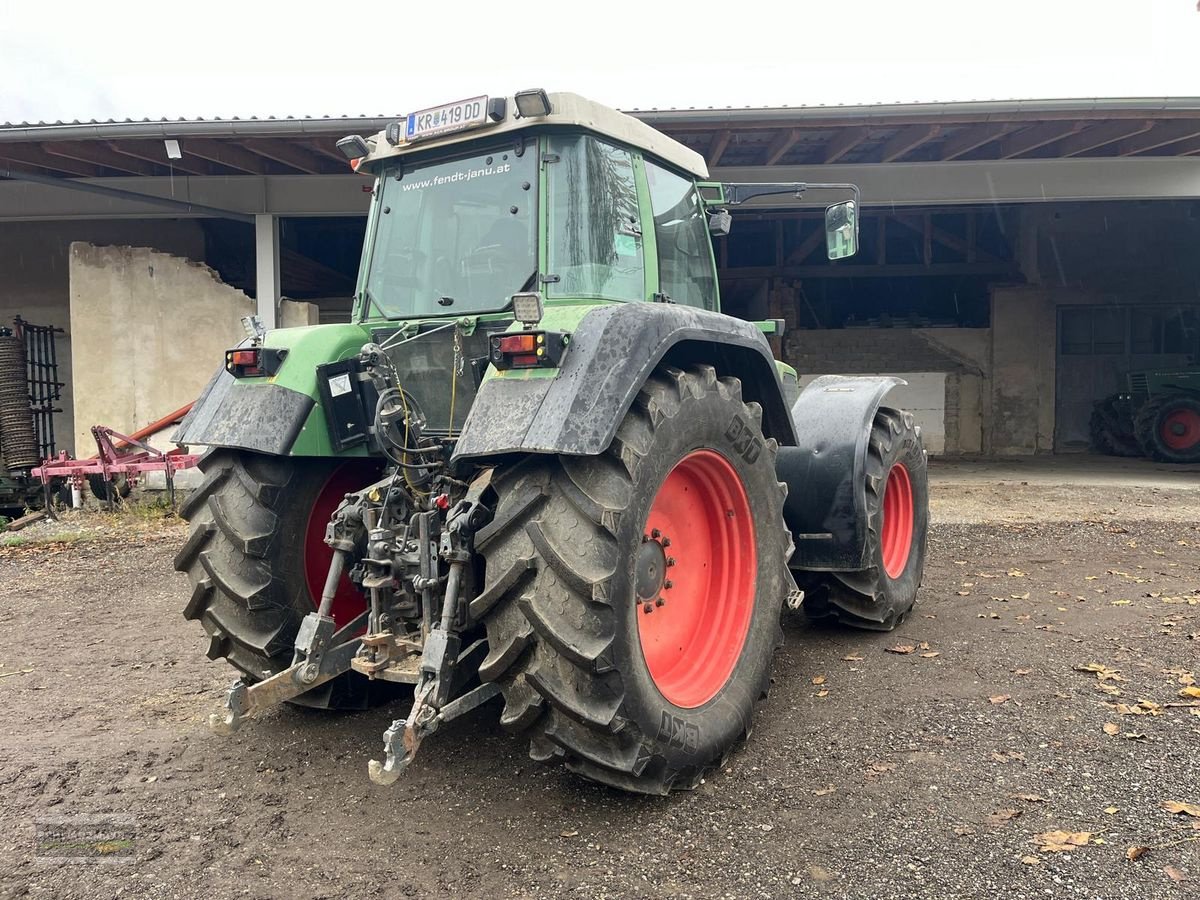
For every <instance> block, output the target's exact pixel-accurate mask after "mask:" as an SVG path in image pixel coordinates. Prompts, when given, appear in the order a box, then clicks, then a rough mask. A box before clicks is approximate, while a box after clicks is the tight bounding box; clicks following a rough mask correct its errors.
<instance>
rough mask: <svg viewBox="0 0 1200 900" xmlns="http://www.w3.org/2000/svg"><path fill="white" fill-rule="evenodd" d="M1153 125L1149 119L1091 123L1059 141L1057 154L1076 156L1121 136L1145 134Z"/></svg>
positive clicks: (1128, 136)
mask: <svg viewBox="0 0 1200 900" xmlns="http://www.w3.org/2000/svg"><path fill="white" fill-rule="evenodd" d="M1153 127H1154V122H1153V120H1151V119H1143V120H1142V121H1140V122H1136V121H1135V122H1106V123H1105V124H1103V125H1093V126H1092V127H1091V128H1089V129H1087V131H1084V132H1081V133H1079V134H1077V135H1075V136H1073V137H1069V138H1066V139H1064V140H1063V141H1061V142H1060V143H1059V145H1058V147H1057V150H1058V154H1059V156H1062V157H1064V158H1065V157H1068V156H1078V155H1079V154H1080V153H1087V152H1088V151H1089V150H1098V149H1099V148H1100V147H1106V146H1108V145H1109V144H1115V143H1116V142H1117V141H1119V140H1122V139H1123V138H1131V137H1137V136H1138V135H1139V134H1145V133H1146V132H1147V131H1149V130H1150V129H1151V128H1153Z"/></svg>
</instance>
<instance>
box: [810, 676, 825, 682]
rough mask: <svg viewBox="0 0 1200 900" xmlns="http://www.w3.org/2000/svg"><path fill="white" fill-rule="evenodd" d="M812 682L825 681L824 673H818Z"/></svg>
mask: <svg viewBox="0 0 1200 900" xmlns="http://www.w3.org/2000/svg"><path fill="white" fill-rule="evenodd" d="M812 683H813V684H824V683H825V676H824V675H818V676H817V677H816V678H814V679H813V680H812Z"/></svg>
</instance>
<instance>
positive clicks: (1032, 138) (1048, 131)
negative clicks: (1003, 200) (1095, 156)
mask: <svg viewBox="0 0 1200 900" xmlns="http://www.w3.org/2000/svg"><path fill="white" fill-rule="evenodd" d="M1088 124H1089V123H1088V122H1049V123H1047V124H1045V125H1034V126H1032V127H1030V128H1025V129H1023V130H1021V131H1018V132H1017V133H1016V134H1013V135H1010V136H1009V137H1006V138H1005V139H1004V140H1003V141H1002V142H1001V144H1000V153H999V154H998V155H997V157H996V158H997V159H1012V158H1013V157H1014V156H1020V155H1021V154H1023V153H1029V152H1031V151H1033V150H1036V149H1037V148H1038V147H1045V146H1046V145H1047V144H1053V143H1054V142H1055V141H1060V140H1062V139H1063V138H1065V137H1070V136H1071V135H1073V134H1076V133H1078V132H1080V131H1083V129H1084V128H1085V127H1087V125H1088Z"/></svg>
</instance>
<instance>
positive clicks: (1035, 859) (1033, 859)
mask: <svg viewBox="0 0 1200 900" xmlns="http://www.w3.org/2000/svg"><path fill="white" fill-rule="evenodd" d="M1041 861H1042V858H1041V857H1040V856H1022V857H1021V862H1023V863H1025V865H1027V866H1036V865H1039V864H1040V863H1041Z"/></svg>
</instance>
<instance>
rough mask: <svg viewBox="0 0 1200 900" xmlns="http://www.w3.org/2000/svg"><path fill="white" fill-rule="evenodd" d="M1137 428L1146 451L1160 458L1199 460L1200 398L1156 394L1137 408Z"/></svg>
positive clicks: (1173, 460) (1174, 460) (1147, 453)
mask: <svg viewBox="0 0 1200 900" xmlns="http://www.w3.org/2000/svg"><path fill="white" fill-rule="evenodd" d="M1135 430H1136V432H1137V437H1138V443H1140V444H1141V446H1142V449H1143V450H1144V451H1145V453H1146V455H1147V456H1149V457H1151V458H1152V459H1156V460H1158V461H1159V462H1168V463H1194V462H1200V398H1198V397H1193V396H1188V395H1176V396H1174V397H1172V396H1164V397H1155V398H1154V399H1152V400H1150V401H1149V402H1147V403H1146V404H1145V405H1143V406H1142V408H1141V409H1139V410H1138V414H1137V419H1136V425H1135Z"/></svg>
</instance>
